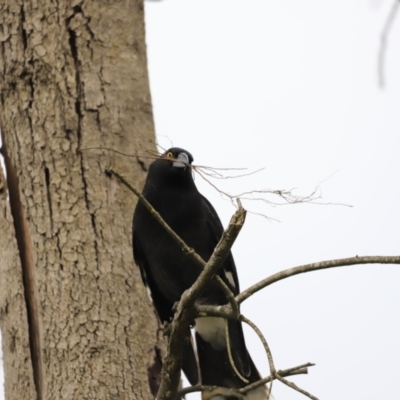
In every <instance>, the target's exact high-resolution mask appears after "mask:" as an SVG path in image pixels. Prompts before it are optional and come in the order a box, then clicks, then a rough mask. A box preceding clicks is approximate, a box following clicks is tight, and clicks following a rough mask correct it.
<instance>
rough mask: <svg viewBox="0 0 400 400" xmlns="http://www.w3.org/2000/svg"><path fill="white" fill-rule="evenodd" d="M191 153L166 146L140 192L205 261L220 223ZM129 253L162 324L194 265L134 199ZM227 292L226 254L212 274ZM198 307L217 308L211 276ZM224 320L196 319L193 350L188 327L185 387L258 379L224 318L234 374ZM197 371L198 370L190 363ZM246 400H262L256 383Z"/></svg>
mask: <svg viewBox="0 0 400 400" xmlns="http://www.w3.org/2000/svg"><path fill="white" fill-rule="evenodd" d="M192 161H193V157H192V155H191V154H190V153H189V152H188V151H186V150H183V149H180V148H171V149H169V150H168V151H166V152H165V153H164V154H163V155H162V156H161V157H159V158H158V159H157V160H155V161H154V162H153V163H152V164H151V165H150V168H149V172H148V176H147V180H146V183H145V186H144V189H143V196H144V197H145V198H146V199H147V200H148V201H149V202H150V204H151V205H152V206H153V207H154V209H155V210H156V211H158V212H159V213H160V215H161V216H162V217H163V219H164V220H165V221H166V222H167V224H168V225H169V226H170V227H171V228H172V229H173V230H174V231H175V232H176V233H177V234H178V235H179V236H180V237H181V238H182V239H183V240H184V241H185V243H186V244H187V245H188V246H189V247H192V248H193V249H194V250H195V251H196V252H197V253H198V254H199V255H200V256H201V257H202V258H203V259H204V260H205V261H207V260H208V259H209V258H210V256H211V254H212V252H213V251H214V248H215V246H216V245H217V243H218V241H219V239H220V238H221V235H222V233H223V227H222V224H221V221H220V219H219V217H218V215H217V212H216V211H215V209H214V207H213V206H212V205H211V204H210V202H209V201H208V200H207V199H206V198H205V197H204V196H202V195H201V194H200V192H199V191H198V190H197V188H196V185H195V183H194V181H193V175H192V170H191V163H192ZM133 250H134V258H135V262H136V264H137V265H138V266H139V268H140V273H141V276H142V280H143V283H144V284H145V285H146V287H147V288H148V290H149V292H150V295H151V298H152V301H153V304H154V307H155V309H156V310H157V313H158V316H159V318H160V320H161V321H162V322H164V321H167V322H168V321H170V319H171V318H172V316H173V306H174V304H175V303H176V302H178V301H179V299H180V297H181V295H182V293H183V292H184V291H185V290H186V289H188V288H189V287H190V286H191V285H192V284H193V283H194V282H195V280H196V279H197V277H198V276H199V274H200V272H201V267H200V266H199V265H198V264H197V263H196V262H194V261H193V260H192V259H191V258H189V257H188V255H186V254H185V253H184V252H183V251H182V249H181V248H180V247H179V245H178V244H177V243H176V242H175V241H174V240H173V239H172V237H171V236H170V235H169V234H168V233H167V232H166V231H165V230H164V228H163V227H162V226H161V225H160V224H159V223H158V221H156V219H155V218H154V217H153V216H152V215H151V214H150V212H149V211H148V210H147V209H146V207H145V206H144V205H143V204H142V203H141V202H140V201H139V202H138V204H137V207H136V209H135V213H134V217H133ZM218 275H219V276H220V277H221V279H222V280H223V281H224V282H225V283H226V284H227V285H228V287H229V288H230V289H231V290H232V292H233V293H234V294H238V293H239V281H238V276H237V272H236V267H235V263H234V260H233V257H232V254H231V253H229V255H228V256H227V258H226V259H225V261H224V263H223V265H222V267H221V269H220V270H219V272H218ZM198 301H199V302H201V303H202V304H211V305H223V304H226V303H227V299H226V297H225V295H224V293H223V292H222V290H221V289H220V287H219V286H218V285H217V283H216V282H215V281H212V282H211V283H210V285H209V286H208V288H207V289H206V290H205V291H204V293H203V294H202V295H201V298H200V299H199V300H198ZM224 324H225V322H224V320H222V319H220V318H211V317H206V318H198V319H197V320H196V324H195V325H196V326H195V331H196V335H195V337H196V347H197V357H196V350H195V348H194V346H193V342H192V340H191V335H190V331H189V329H188V334H187V340H186V341H185V345H184V352H183V363H182V369H183V371H184V373H185V374H186V376H187V378H188V380H189V382H190V383H191V384H197V383H199V382H200V381H201V383H202V384H203V385H217V386H223V387H229V388H240V387H243V386H245V385H246V383H245V382H244V381H243V379H242V378H245V379H246V380H248V381H249V382H250V383H251V382H255V381H256V380H258V379H260V375H259V373H258V371H257V369H256V368H255V366H254V363H253V361H252V360H251V358H250V356H249V354H248V352H247V349H246V345H245V341H244V336H243V330H242V326H241V323H240V322H238V321H233V320H230V321H229V322H228V332H229V342H230V349H231V354H232V358H233V361H234V364H235V366H236V369H237V370H238V371H239V374H240V375H241V377H240V376H238V374H237V373H236V372H235V371H234V369H233V367H232V365H231V364H232V363H231V362H230V361H229V357H228V351H227V341H226V335H225V325H224ZM197 358H198V365H199V369H200V375H199V372H198V367H197ZM247 397H248V399H260V400H261V399H267V397H268V396H267V394H266V389H265V388H264V387H261V388H259V389H256V390H254V391H252V392H250V393H249V395H248V396H247ZM219 398H221V397H219Z"/></svg>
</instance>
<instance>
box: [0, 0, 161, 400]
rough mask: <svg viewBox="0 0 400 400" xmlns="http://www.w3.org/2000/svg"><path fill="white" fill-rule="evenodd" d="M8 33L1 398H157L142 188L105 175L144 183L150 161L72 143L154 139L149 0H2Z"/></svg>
mask: <svg viewBox="0 0 400 400" xmlns="http://www.w3.org/2000/svg"><path fill="white" fill-rule="evenodd" d="M0 44H1V52H0V54H1V56H0V57H1V59H0V70H1V72H0V89H1V93H0V99H1V110H0V113H1V120H2V126H1V129H2V139H3V148H2V153H3V155H4V158H5V162H6V173H7V185H8V194H9V202H8V201H7V199H6V196H5V194H4V193H6V191H5V189H4V190H3V192H2V193H3V194H2V198H1V200H2V201H1V208H0V218H1V219H0V238H1V239H0V242H1V244H0V252H1V261H0V268H1V270H0V273H1V283H0V285H1V286H0V293H1V295H0V317H1V318H0V320H1V328H2V333H3V352H4V368H5V391H6V399H7V400H14V399H18V400H19V399H21V398H23V399H38V400H44V399H133V398H140V399H148V398H151V394H150V390H149V380H150V381H151V380H154V379H157V376H158V375H157V374H158V373H159V372H158V368H157V367H156V364H157V362H156V361H157V358H158V355H159V351H160V350H159V349H158V348H157V343H158V338H157V335H158V332H157V322H156V318H155V315H154V313H153V311H152V308H151V306H150V304H149V301H148V299H147V296H146V294H145V292H144V290H143V287H142V284H141V282H140V277H139V273H138V269H137V268H136V266H135V265H134V263H133V257H132V246H131V218H132V213H133V209H134V205H135V202H136V199H134V197H133V196H132V194H131V193H130V192H128V191H127V190H126V189H124V188H123V187H121V186H119V185H118V184H117V183H116V182H115V181H112V180H110V178H108V177H107V176H106V175H105V174H104V170H105V169H106V168H107V167H108V166H110V165H112V166H113V167H114V168H115V169H117V170H118V171H120V172H122V173H124V174H125V175H127V176H129V179H130V180H131V181H132V182H135V184H136V185H137V186H138V187H140V186H141V185H142V183H143V181H144V178H145V170H146V166H147V165H148V161H147V159H146V158H143V159H141V158H140V157H139V156H137V157H124V156H122V155H119V154H117V153H113V152H111V151H106V150H96V151H95V150H90V151H89V150H88V151H83V152H78V151H77V150H78V149H79V148H80V149H83V148H88V147H95V146H100V147H106V148H111V149H113V150H117V151H122V152H125V153H131V154H138V155H145V153H144V150H153V151H154V150H155V146H154V126H153V118H152V107H151V98H150V92H149V85H148V76H147V65H146V63H147V61H146V47H145V39H144V15H143V2H142V1H139V0H136V1H135V0H127V1H115V0H113V1H110V0H100V1H98V0H85V1H67V0H57V1H50V0H37V1H34V0H29V1H22V0H0ZM2 182H4V181H2ZM4 186H5V184H4V183H3V187H4ZM0 189H1V187H0ZM0 192H1V190H0ZM0 194H1V193H0ZM154 355H156V356H154ZM149 360H150V361H149ZM149 362H150V364H149V365H148V363H149Z"/></svg>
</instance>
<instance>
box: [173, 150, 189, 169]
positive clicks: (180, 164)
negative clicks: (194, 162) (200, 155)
mask: <svg viewBox="0 0 400 400" xmlns="http://www.w3.org/2000/svg"><path fill="white" fill-rule="evenodd" d="M176 159H177V160H179V161H174V162H173V163H172V166H173V167H175V168H186V167H187V166H188V165H189V157H188V155H187V154H186V153H179V154H178V157H177V158H176Z"/></svg>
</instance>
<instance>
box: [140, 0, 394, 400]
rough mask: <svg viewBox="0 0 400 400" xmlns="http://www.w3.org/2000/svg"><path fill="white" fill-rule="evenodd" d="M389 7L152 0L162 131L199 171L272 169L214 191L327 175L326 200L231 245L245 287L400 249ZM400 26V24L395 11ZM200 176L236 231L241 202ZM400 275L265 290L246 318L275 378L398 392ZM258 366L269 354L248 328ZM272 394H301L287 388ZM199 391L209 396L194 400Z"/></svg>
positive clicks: (290, 210)
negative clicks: (281, 372) (323, 263)
mask: <svg viewBox="0 0 400 400" xmlns="http://www.w3.org/2000/svg"><path fill="white" fill-rule="evenodd" d="M392 4H393V2H392V0H382V1H379V0H377V1H368V0H365V1H363V0H342V1H340V0H331V1H329V0H291V1H290V0H247V1H244V0H218V1H215V0H213V1H211V0H190V1H188V0H165V1H162V2H147V3H146V23H147V43H148V56H149V68H150V81H151V90H152V96H153V106H154V116H155V121H156V129H157V134H158V135H159V140H160V143H161V144H162V145H163V146H164V147H170V145H171V142H172V144H173V145H174V146H179V147H183V148H186V149H187V150H189V151H190V152H192V154H193V155H194V158H195V163H198V164H200V165H208V166H214V167H248V168H250V169H252V168H253V169H257V168H260V167H265V170H264V171H263V172H261V173H259V174H257V175H255V176H252V177H248V178H242V179H236V180H228V181H224V182H220V181H217V182H214V183H217V184H218V185H221V187H222V188H223V189H225V190H227V191H229V192H231V193H239V192H241V191H243V190H247V189H266V188H271V189H290V188H293V187H297V188H299V191H298V193H300V194H306V193H308V192H310V191H311V190H312V189H313V188H314V187H315V186H316V185H318V184H319V183H320V182H322V181H323V180H325V179H327V178H329V177H330V176H331V175H332V174H333V173H334V175H333V176H331V178H330V179H328V180H326V181H325V182H324V183H323V184H322V190H323V201H325V202H340V203H347V204H351V205H353V208H348V207H341V206H318V205H298V206H284V207H277V208H272V207H269V206H267V205H265V204H257V203H245V206H246V207H247V208H248V209H250V210H253V211H257V212H261V213H264V214H266V215H268V216H269V217H272V218H277V219H279V220H280V222H268V221H266V220H265V219H264V218H262V217H258V216H254V215H248V219H247V222H246V225H245V227H244V229H243V231H242V233H241V234H240V237H239V239H238V241H237V243H236V244H235V246H234V250H233V251H234V256H235V260H236V265H237V267H238V270H239V277H240V280H241V287H242V289H244V288H246V287H248V286H250V285H251V284H253V283H255V282H257V281H258V280H260V279H262V278H264V277H266V276H268V275H270V274H272V273H274V272H277V271H279V270H282V269H285V268H289V267H293V266H297V265H301V264H304V263H309V262H314V261H320V260H327V259H335V258H341V257H348V256H355V255H357V254H358V255H360V256H361V255H398V254H400V178H399V173H400V154H399V151H400V140H399V136H400V135H399V134H400V50H399V43H400V18H399V19H398V20H396V21H395V23H394V26H393V31H392V33H391V35H390V37H389V43H388V48H387V56H386V66H387V68H386V84H387V86H386V89H385V90H381V89H379V87H378V83H377V82H378V79H377V55H378V49H379V40H380V34H381V31H382V28H383V26H384V23H385V20H386V18H387V16H388V14H389V11H390V9H391V7H392ZM399 17H400V16H399ZM196 183H197V184H198V186H199V188H200V190H201V191H202V193H203V194H205V195H206V197H208V198H209V199H210V201H211V202H212V203H213V204H214V206H215V207H216V209H217V211H218V212H219V214H220V216H221V218H222V219H223V221H224V223H225V224H227V223H228V221H229V218H230V216H231V214H232V213H233V212H234V208H233V207H232V206H230V204H229V202H227V201H224V200H223V199H221V197H220V196H219V194H218V193H216V192H215V190H214V189H212V188H211V187H210V186H209V185H208V184H206V183H204V182H203V181H202V180H201V179H200V177H198V176H197V177H196ZM399 282H400V267H399V266H382V265H374V266H370V265H368V266H354V267H346V268H343V269H335V270H329V271H322V272H314V273H310V274H306V275H303V276H297V277H293V278H290V279H289V280H285V281H282V282H280V283H277V284H275V285H273V286H271V287H269V288H268V289H266V290H264V291H263V292H262V293H259V294H257V295H255V296H254V297H253V298H252V299H251V300H249V301H247V302H246V303H245V304H244V306H243V312H244V314H245V315H246V316H248V317H249V318H250V319H252V320H253V321H254V322H255V323H256V324H258V326H259V327H260V328H261V329H262V331H263V332H264V334H265V336H266V338H267V340H268V341H269V344H270V346H271V348H272V351H273V355H274V359H275V364H276V367H277V368H278V369H280V368H281V369H285V368H289V367H292V366H296V365H298V364H302V363H304V362H308V361H310V362H315V363H316V364H317V365H316V366H315V367H313V368H310V370H309V375H303V376H298V377H294V378H292V380H293V381H294V382H295V383H297V384H298V385H299V386H301V387H303V388H304V389H306V390H308V391H310V392H311V393H313V394H314V395H315V396H317V397H319V398H320V399H324V400H338V399H351V400H376V399H384V400H391V399H398V398H399V388H398V382H399V375H400V366H399V363H398V360H399V359H400V344H399V337H400V289H399ZM248 333H249V334H248V336H247V342H248V347H249V348H250V351H251V353H252V355H253V357H254V359H255V361H256V365H257V366H258V367H259V369H260V370H261V371H262V373H264V374H268V364H267V360H266V357H265V355H264V351H263V349H262V347H261V345H260V344H259V342H258V339H257V338H256V336H255V335H254V334H252V333H251V332H248ZM273 392H274V395H275V398H276V400H296V399H303V398H304V397H303V396H302V395H301V394H299V393H296V392H294V391H292V390H290V389H287V388H286V387H284V386H283V385H282V384H280V383H275V384H274V389H273ZM194 398H199V396H198V395H197V396H196V397H194Z"/></svg>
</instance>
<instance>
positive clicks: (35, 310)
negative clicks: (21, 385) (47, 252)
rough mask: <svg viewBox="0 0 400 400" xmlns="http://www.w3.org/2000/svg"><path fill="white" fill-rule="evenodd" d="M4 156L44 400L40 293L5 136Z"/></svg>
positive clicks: (35, 373)
mask: <svg viewBox="0 0 400 400" xmlns="http://www.w3.org/2000/svg"><path fill="white" fill-rule="evenodd" d="M2 139H3V156H4V161H5V165H6V171H7V185H8V193H9V196H10V209H11V214H12V217H13V222H14V229H15V236H16V239H17V246H18V251H19V256H20V260H21V267H22V282H23V286H24V292H25V301H26V309H27V317H28V329H29V346H30V353H31V361H32V370H33V381H34V384H35V389H36V394H37V400H43V398H44V365H43V359H42V348H41V332H40V313H39V293H38V289H37V284H36V279H35V263H34V257H33V246H32V238H31V235H30V231H29V225H28V221H27V220H26V218H25V215H24V209H23V206H22V202H21V197H20V190H19V178H18V176H17V171H16V169H15V168H14V166H13V165H12V162H11V159H10V157H9V155H8V153H7V146H6V142H5V137H4V134H3V135H2Z"/></svg>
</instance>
